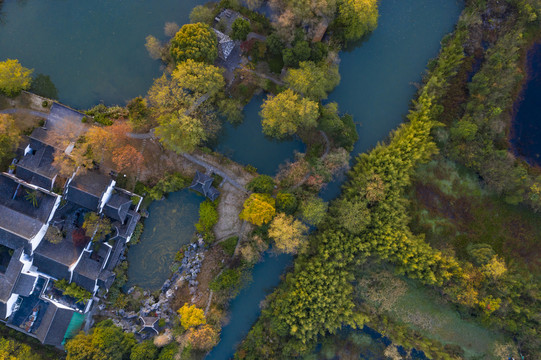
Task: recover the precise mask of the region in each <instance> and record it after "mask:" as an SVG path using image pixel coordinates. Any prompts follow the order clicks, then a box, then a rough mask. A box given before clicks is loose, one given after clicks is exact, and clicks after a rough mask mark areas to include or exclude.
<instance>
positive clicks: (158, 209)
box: [127, 190, 204, 290]
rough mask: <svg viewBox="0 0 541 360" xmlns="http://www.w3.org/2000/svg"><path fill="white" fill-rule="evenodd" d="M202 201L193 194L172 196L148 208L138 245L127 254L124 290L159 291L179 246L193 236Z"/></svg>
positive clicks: (187, 192)
mask: <svg viewBox="0 0 541 360" xmlns="http://www.w3.org/2000/svg"><path fill="white" fill-rule="evenodd" d="M203 200H204V198H203V196H201V195H198V194H196V193H194V192H193V191H188V190H183V191H178V192H174V193H171V194H169V195H168V196H167V199H166V200H163V201H154V202H153V203H152V204H150V207H149V209H148V212H149V213H150V216H149V217H148V219H146V220H145V229H144V230H143V234H142V235H141V242H140V243H139V244H137V245H133V246H130V249H129V251H128V263H129V267H128V278H129V280H128V284H127V287H131V286H133V285H139V286H141V287H142V288H143V289H149V290H156V289H159V288H160V287H161V286H162V285H163V283H164V281H165V280H166V279H167V278H168V277H169V276H170V275H171V268H170V266H171V264H172V263H173V259H174V258H175V254H176V252H177V251H178V250H180V248H181V246H182V245H184V244H188V243H189V242H190V240H191V239H192V237H193V235H194V233H195V226H194V224H195V223H196V222H197V220H198V217H199V204H200V203H201V202H203Z"/></svg>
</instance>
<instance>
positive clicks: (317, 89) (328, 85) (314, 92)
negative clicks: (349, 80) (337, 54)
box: [285, 61, 340, 100]
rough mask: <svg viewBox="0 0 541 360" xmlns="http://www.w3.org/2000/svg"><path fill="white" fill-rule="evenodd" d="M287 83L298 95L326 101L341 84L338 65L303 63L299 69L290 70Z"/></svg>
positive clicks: (286, 79)
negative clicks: (331, 92) (328, 95)
mask: <svg viewBox="0 0 541 360" xmlns="http://www.w3.org/2000/svg"><path fill="white" fill-rule="evenodd" d="M285 81H286V83H287V84H288V85H289V87H290V88H291V89H293V90H295V91H297V92H298V93H300V94H302V95H304V96H306V97H308V98H310V99H313V100H320V99H326V98H327V94H328V93H329V92H330V91H332V90H333V89H334V88H335V87H336V86H337V85H338V84H339V83H340V73H339V72H338V65H334V64H332V65H329V64H327V63H320V64H316V63H314V62H312V61H303V62H301V63H300V67H299V68H298V69H289V71H288V72H287V75H286V78H285Z"/></svg>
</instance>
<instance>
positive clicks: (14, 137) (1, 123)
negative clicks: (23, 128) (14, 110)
mask: <svg viewBox="0 0 541 360" xmlns="http://www.w3.org/2000/svg"><path fill="white" fill-rule="evenodd" d="M20 139H21V132H20V131H19V129H18V128H17V126H16V125H15V120H13V118H12V117H11V116H10V115H6V114H0V165H1V164H3V163H4V162H6V161H7V160H9V159H12V158H13V156H14V155H15V150H16V149H17V146H18V145H19V141H20ZM6 166H7V165H6Z"/></svg>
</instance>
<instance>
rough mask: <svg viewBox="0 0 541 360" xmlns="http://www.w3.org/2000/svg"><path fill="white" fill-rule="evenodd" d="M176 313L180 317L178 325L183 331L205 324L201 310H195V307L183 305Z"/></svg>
mask: <svg viewBox="0 0 541 360" xmlns="http://www.w3.org/2000/svg"><path fill="white" fill-rule="evenodd" d="M177 312H178V314H179V316H180V324H181V325H182V327H183V328H184V329H189V328H191V327H194V326H199V325H202V324H205V323H206V322H207V319H206V318H205V313H204V312H203V310H202V309H199V308H197V307H196V306H195V305H192V306H189V305H188V304H184V305H182V307H181V308H180V309H178V311H177Z"/></svg>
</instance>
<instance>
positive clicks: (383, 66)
mask: <svg viewBox="0 0 541 360" xmlns="http://www.w3.org/2000/svg"><path fill="white" fill-rule="evenodd" d="M203 2H204V1H203V0H183V1H180V0H161V1H159V2H158V1H146V0H130V1H110V0H95V1H92V2H80V1H77V2H74V1H68V2H66V1H60V0H40V1H37V0H30V1H23V2H20V1H16V0H6V1H4V4H3V8H2V14H1V15H0V16H1V19H0V20H1V21H0V61H2V60H4V59H5V58H8V57H9V58H18V59H19V60H20V61H21V63H22V64H23V65H24V66H27V67H32V68H34V69H35V71H36V72H38V73H44V74H46V75H50V76H51V79H52V80H53V82H54V83H55V85H56V86H57V88H58V90H59V97H60V100H61V101H62V102H65V103H66V104H67V105H70V106H73V107H77V108H88V107H90V106H92V105H95V104H96V103H98V102H100V101H103V102H104V103H105V104H115V103H118V104H121V105H122V104H124V103H125V101H126V100H127V99H130V98H132V97H134V96H137V95H141V94H145V93H146V91H147V89H148V87H149V86H150V84H151V83H152V79H153V78H154V77H157V76H158V75H159V74H160V64H159V62H156V61H153V60H151V59H150V58H149V57H148V55H147V53H146V50H145V48H144V39H145V37H146V36H147V35H148V34H152V35H155V36H158V37H159V36H160V34H163V25H164V23H165V22H166V21H175V22H177V23H178V24H182V23H184V22H186V21H187V19H188V14H189V12H190V10H191V8H193V6H195V5H197V4H199V3H203ZM461 7H462V3H461V2H460V1H456V0H411V1H403V0H402V1H401V0H382V1H381V4H380V19H379V26H378V28H377V29H376V31H374V33H373V34H371V36H370V37H369V38H368V39H366V40H365V41H364V42H363V43H362V44H360V46H358V47H356V48H354V49H353V50H352V51H348V52H343V53H342V54H341V59H342V62H341V65H340V72H341V75H342V82H341V84H340V86H339V87H338V88H337V89H336V90H335V91H334V92H333V93H332V94H331V96H330V100H332V101H337V102H338V103H339V105H340V110H341V111H342V112H348V113H350V114H352V115H353V116H354V118H355V121H356V122H358V123H359V135H360V139H359V141H358V142H357V144H356V146H355V150H354V155H356V154H358V153H360V152H362V151H365V150H367V149H369V148H370V147H372V146H374V145H375V144H376V143H377V142H378V141H381V140H384V139H385V138H386V137H387V135H388V133H389V131H390V130H392V129H393V128H395V127H396V126H397V125H398V124H399V123H400V122H402V120H403V117H404V115H405V114H406V113H407V110H408V105H409V102H410V100H411V97H412V96H413V95H414V93H415V87H414V85H413V83H414V82H419V81H420V79H421V74H422V72H423V70H424V68H425V65H426V63H427V61H428V59H429V58H431V57H434V56H436V55H437V52H438V49H439V40H440V39H441V37H442V36H443V35H444V34H445V33H447V32H449V31H451V30H452V28H453V25H454V24H455V22H456V21H457V18H458V14H459V12H460V10H461ZM163 38H164V37H163V36H162V39H163ZM21 44H25V46H21ZM258 101H259V102H260V101H261V99H260V98H259V100H258V99H257V98H256V99H255V100H254V102H252V103H251V104H249V105H248V107H247V109H246V118H245V123H244V124H243V125H241V126H239V127H237V128H233V127H226V135H224V138H223V143H222V144H221V145H218V149H222V150H224V151H225V152H226V153H229V155H231V157H232V159H233V160H236V161H239V162H241V163H247V162H250V163H251V164H252V165H254V166H255V167H256V168H258V169H260V171H262V172H264V173H271V174H272V173H273V172H274V171H275V170H276V167H277V164H279V163H280V162H282V161H283V160H284V159H286V158H290V157H291V155H292V152H293V151H294V150H299V149H300V150H302V145H301V144H299V143H296V142H295V141H292V142H289V143H282V144H280V143H278V144H277V143H272V144H267V143H266V142H268V140H267V139H265V138H264V137H263V136H261V134H260V132H259V131H260V125H259V119H258V116H257V112H258V110H259V109H258V106H257V105H258V104H257V102H258ZM254 132H257V133H254ZM284 149H285V150H284ZM247 155H249V156H250V157H245V156H247ZM339 186H340V184H339V182H335V183H334V184H332V185H331V186H329V188H328V189H327V190H326V192H325V193H324V194H323V196H324V197H325V198H332V197H334V196H336V195H337V194H338V192H339ZM184 194H185V193H175V194H170V196H169V197H168V198H167V200H165V201H162V202H157V203H155V204H153V205H152V206H151V209H150V214H151V216H150V218H149V219H148V221H147V223H146V226H147V229H146V230H145V234H144V235H143V237H142V242H141V244H140V245H138V246H135V247H133V248H132V249H130V255H129V256H130V259H135V258H137V259H141V257H143V256H144V257H148V253H147V252H146V251H145V249H147V251H150V250H151V249H152V248H154V247H159V246H157V245H158V244H157V243H156V242H158V243H159V242H160V241H162V240H163V239H164V238H165V236H168V234H167V231H168V230H170V233H169V234H174V235H175V237H176V239H175V241H181V240H179V239H178V235H179V234H180V233H179V231H186V232H187V233H191V232H193V229H188V228H184V229H185V230H178V229H176V228H173V226H176V225H179V223H180V222H182V223H183V224H184V223H185V224H193V223H194V222H195V218H196V217H197V210H196V209H197V201H195V200H194V201H190V200H187V199H186V198H183V196H190V195H184ZM184 207H186V209H187V212H184V210H183V208H184ZM190 207H193V209H191V208H190ZM164 211H165V213H163V212H164ZM168 211H169V213H168ZM173 211H177V213H172V212H173ZM188 213H190V214H191V215H193V218H191V217H190V216H187V215H188ZM183 226H184V225H183ZM158 227H159V228H160V230H162V231H164V233H163V235H160V236H159V237H157V236H152V234H156V233H155V232H154V231H158ZM190 235H191V234H190ZM151 240H152V241H151ZM145 244H146V245H145ZM143 246H145V248H143ZM138 247H139V249H138ZM177 249H178V246H175V248H174V249H173V248H171V249H167V250H166V251H171V252H170V254H169V256H170V257H171V258H172V256H174V252H175V251H176V250H177ZM137 254H140V256H139V255H137ZM143 254H144V255H143ZM161 256H162V255H158V254H157V255H156V257H157V258H158V259H162V261H163V262H165V261H167V263H166V265H164V267H163V268H162V269H161V270H157V272H156V274H154V275H150V272H151V271H153V270H151V269H152V266H155V264H156V263H157V261H155V260H153V261H147V262H146V264H147V265H150V267H147V265H145V266H142V267H141V269H138V270H137V271H138V273H137V274H136V273H134V272H133V271H135V270H130V274H131V275H133V279H132V280H131V281H132V283H138V284H140V285H142V284H143V283H146V284H147V286H150V287H154V286H156V285H154V284H151V282H150V281H149V282H147V280H145V277H146V278H147V279H150V278H151V277H152V276H153V277H156V278H157V277H161V276H164V275H163V274H165V273H166V272H167V271H165V270H167V268H166V267H167V266H168V264H170V261H169V258H167V259H165V258H161ZM290 261H291V260H290V259H289V258H287V257H283V256H282V257H272V256H270V255H266V256H265V258H264V260H263V261H262V262H261V263H259V264H258V265H256V267H255V269H254V272H253V282H252V283H251V284H250V285H249V286H248V287H247V288H246V289H244V290H243V291H241V293H240V295H239V296H238V297H237V298H236V299H234V300H233V301H232V303H231V314H230V319H231V321H230V323H229V324H228V325H226V326H225V327H224V329H223V331H222V335H221V336H222V341H221V342H220V343H219V344H218V346H217V347H216V348H215V349H214V350H213V352H212V353H211V354H210V356H208V359H212V360H218V359H229V358H230V357H231V356H232V355H233V353H234V348H235V346H236V345H237V344H238V343H239V342H240V341H241V340H242V338H243V337H244V336H245V334H246V332H247V331H248V329H249V328H250V326H251V325H252V323H253V322H254V321H255V320H256V319H257V316H258V315H259V304H260V302H261V300H263V299H264V297H265V296H266V295H267V294H268V292H270V291H271V290H272V288H273V287H274V286H275V285H276V284H277V283H278V282H279V276H280V274H281V273H282V272H283V270H284V269H285V267H286V266H287V265H288V264H289V263H290ZM141 264H142V263H141ZM138 265H140V264H139V263H138ZM160 266H161V265H160ZM158 273H159V274H158ZM162 273H163V274H162ZM165 277H166V276H165ZM165 277H164V278H163V280H165ZM135 279H137V280H135ZM163 280H160V282H156V283H160V284H161V283H163Z"/></svg>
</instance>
